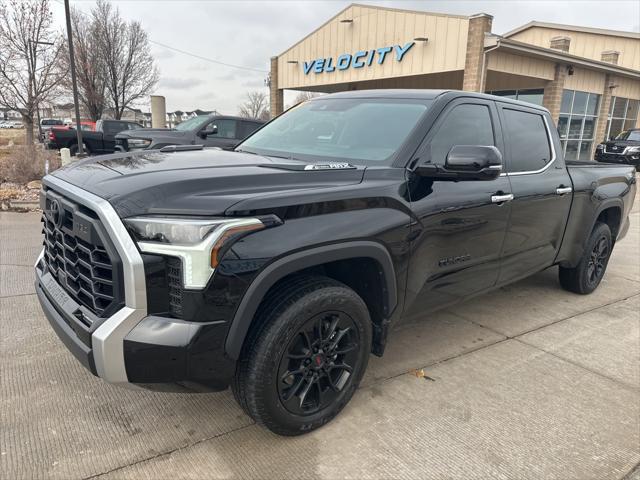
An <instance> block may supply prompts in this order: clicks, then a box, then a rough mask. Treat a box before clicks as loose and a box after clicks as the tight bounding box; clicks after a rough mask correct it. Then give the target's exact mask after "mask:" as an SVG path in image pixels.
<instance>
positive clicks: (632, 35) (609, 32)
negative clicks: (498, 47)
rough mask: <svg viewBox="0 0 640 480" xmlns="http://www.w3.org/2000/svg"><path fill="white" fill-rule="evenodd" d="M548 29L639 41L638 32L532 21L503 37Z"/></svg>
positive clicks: (639, 34) (639, 35)
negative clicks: (537, 29) (530, 29)
mask: <svg viewBox="0 0 640 480" xmlns="http://www.w3.org/2000/svg"><path fill="white" fill-rule="evenodd" d="M534 27H539V28H550V29H553V30H565V31H567V32H581V33H592V34H595V35H606V36H610V37H622V38H635V39H640V33H638V32H624V31H621V30H609V29H606V28H593V27H579V26H577V25H565V24H562V23H549V22H538V21H535V20H534V21H533V22H529V23H527V24H525V25H522V26H520V27H518V28H515V29H513V30H511V31H509V32H507V33H505V34H503V35H502V36H503V37H511V36H513V35H515V34H517V33H520V32H523V31H525V30H528V29H529V28H534Z"/></svg>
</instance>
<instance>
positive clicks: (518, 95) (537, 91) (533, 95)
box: [487, 88, 544, 105]
mask: <svg viewBox="0 0 640 480" xmlns="http://www.w3.org/2000/svg"><path fill="white" fill-rule="evenodd" d="M487 93H490V94H492V95H497V96H498V97H505V98H511V99H512V100H520V101H521V102H528V103H533V104H534V105H542V97H543V96H544V90H543V89H541V88H534V89H527V90H493V91H490V92H487Z"/></svg>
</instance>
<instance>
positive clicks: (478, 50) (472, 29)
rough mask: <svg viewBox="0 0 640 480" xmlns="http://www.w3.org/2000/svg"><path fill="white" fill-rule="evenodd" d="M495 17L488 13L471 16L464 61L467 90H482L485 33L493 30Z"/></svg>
mask: <svg viewBox="0 0 640 480" xmlns="http://www.w3.org/2000/svg"><path fill="white" fill-rule="evenodd" d="M492 22H493V17H492V16H491V15H487V14H486V13H480V14H478V15H473V16H471V17H470V18H469V32H468V34H467V54H466V57H465V61H464V77H463V80H462V89H463V90H465V91H467V92H481V91H482V88H483V84H484V78H483V74H484V72H483V62H482V60H483V54H484V34H485V33H490V32H491V24H492Z"/></svg>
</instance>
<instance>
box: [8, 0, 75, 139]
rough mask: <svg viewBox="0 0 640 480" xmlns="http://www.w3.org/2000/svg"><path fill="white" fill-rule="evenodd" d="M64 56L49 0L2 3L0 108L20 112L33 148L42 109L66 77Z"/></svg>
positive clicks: (14, 0) (23, 0) (19, 0)
mask: <svg viewBox="0 0 640 480" xmlns="http://www.w3.org/2000/svg"><path fill="white" fill-rule="evenodd" d="M63 55H64V48H63V42H62V40H61V38H60V36H59V34H57V33H56V32H55V31H54V30H53V29H52V18H51V10H50V8H49V0H0V106H3V107H5V108H10V109H12V110H16V111H18V112H20V114H21V115H22V119H23V122H24V124H25V127H26V136H27V145H32V144H33V126H34V123H35V119H36V116H37V112H38V106H39V105H40V104H41V103H43V102H44V101H46V100H47V99H48V98H50V97H51V96H52V95H53V94H54V93H55V90H56V88H58V86H59V85H60V83H61V81H62V79H63V77H64V75H65V73H66V71H65V70H64V68H63V67H62V64H61V62H60V59H61V57H62V56H63Z"/></svg>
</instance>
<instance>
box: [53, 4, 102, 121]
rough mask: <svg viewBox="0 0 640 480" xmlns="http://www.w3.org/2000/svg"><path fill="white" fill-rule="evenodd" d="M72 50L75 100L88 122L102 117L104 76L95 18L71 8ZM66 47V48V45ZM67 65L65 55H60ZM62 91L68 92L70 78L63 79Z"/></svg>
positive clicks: (69, 89)
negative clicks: (82, 107) (74, 70)
mask: <svg viewBox="0 0 640 480" xmlns="http://www.w3.org/2000/svg"><path fill="white" fill-rule="evenodd" d="M71 29H72V32H73V51H74V56H75V64H76V80H77V83H78V97H79V99H80V102H82V105H83V106H84V110H85V112H86V113H87V115H88V116H89V117H90V118H91V120H93V121H96V120H99V119H100V118H101V117H102V113H103V112H104V109H105V108H106V106H107V103H108V102H107V77H106V71H105V64H104V62H103V61H102V58H101V56H102V51H101V49H100V36H99V25H98V22H97V21H96V19H95V16H93V15H92V16H91V17H89V16H88V15H87V14H85V13H84V12H82V11H80V10H77V9H75V8H72V9H71ZM67 48H68V46H67ZM63 58H64V61H65V62H66V64H67V65H68V61H69V55H68V53H67V55H64V56H63ZM64 86H65V88H66V89H67V90H68V91H71V78H66V79H65V83H64Z"/></svg>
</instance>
